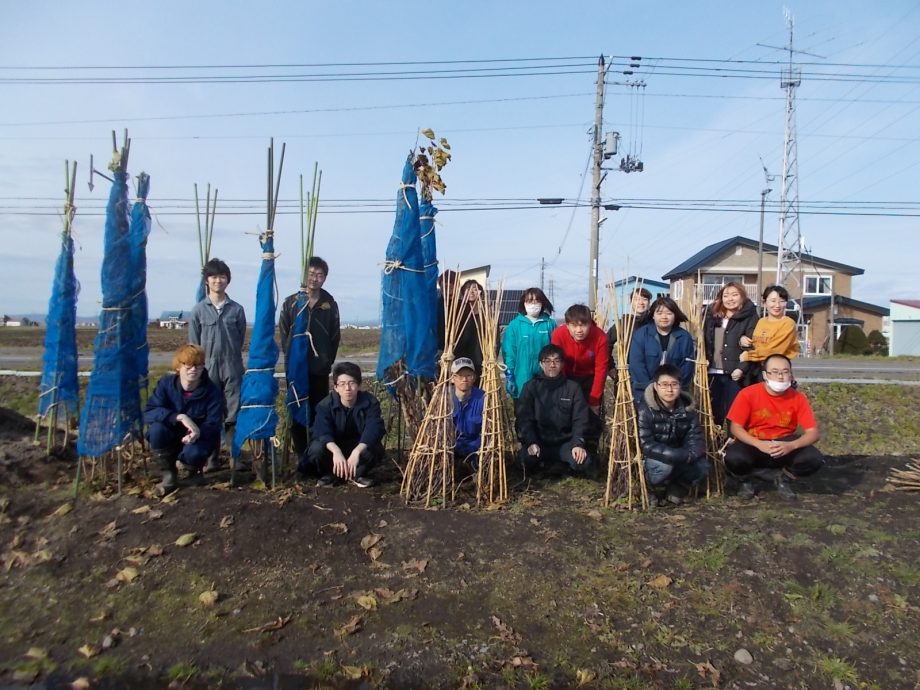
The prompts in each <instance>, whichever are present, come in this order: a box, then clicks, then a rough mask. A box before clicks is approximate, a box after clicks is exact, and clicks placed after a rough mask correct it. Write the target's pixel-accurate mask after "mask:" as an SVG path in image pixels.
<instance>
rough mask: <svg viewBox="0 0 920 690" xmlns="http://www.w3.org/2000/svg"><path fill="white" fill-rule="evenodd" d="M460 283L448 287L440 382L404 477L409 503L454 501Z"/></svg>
mask: <svg viewBox="0 0 920 690" xmlns="http://www.w3.org/2000/svg"><path fill="white" fill-rule="evenodd" d="M459 293H460V282H459V281H458V280H454V281H453V283H452V284H450V285H445V286H444V352H443V353H442V354H441V360H440V368H439V371H438V379H437V382H436V383H435V385H434V389H433V390H432V392H431V399H430V400H429V401H428V406H427V408H426V409H425V416H424V417H423V418H422V421H421V423H420V424H419V428H418V433H417V434H416V435H415V441H414V443H413V444H412V450H411V451H410V452H409V460H408V462H407V463H406V471H405V473H403V480H402V486H401V487H400V495H401V496H402V497H403V499H404V500H405V501H406V503H412V502H422V501H424V504H425V507H426V508H428V507H431V505H432V503H433V502H436V501H437V502H439V503H440V504H441V505H445V504H446V503H447V502H448V501H453V500H454V498H455V496H456V491H457V487H456V484H455V482H454V445H455V444H456V431H455V429H454V424H453V419H452V414H453V407H454V402H453V397H452V392H451V388H450V365H451V362H453V359H454V345H455V344H456V342H457V336H458V335H459V333H460V330H461V327H462V324H460V300H459V296H460V294H459Z"/></svg>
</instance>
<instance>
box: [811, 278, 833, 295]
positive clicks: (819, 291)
mask: <svg viewBox="0 0 920 690" xmlns="http://www.w3.org/2000/svg"><path fill="white" fill-rule="evenodd" d="M832 285H833V284H832V282H831V277H830V276H805V294H806V295H829V294H831V287H832Z"/></svg>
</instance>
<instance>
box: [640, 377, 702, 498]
mask: <svg viewBox="0 0 920 690" xmlns="http://www.w3.org/2000/svg"><path fill="white" fill-rule="evenodd" d="M639 447H640V449H641V450H642V458H643V460H644V463H645V476H646V478H647V479H648V482H649V484H650V485H651V488H652V491H653V492H654V495H653V497H652V506H655V505H661V502H662V501H663V500H667V501H668V502H670V503H673V504H675V505H679V504H680V503H682V502H683V498H684V496H686V494H687V489H688V488H690V487H693V486H696V485H697V484H699V483H700V482H701V481H703V480H704V479H705V478H706V476H707V475H708V474H709V461H708V460H707V459H706V446H705V443H704V441H703V428H702V427H701V426H700V419H699V416H698V415H697V413H696V409H695V408H694V406H693V398H692V397H690V394H689V393H685V392H683V391H681V389H680V369H678V368H677V367H676V366H674V365H673V364H662V365H661V366H660V367H658V369H656V370H655V373H654V375H653V376H652V382H651V383H650V384H649V385H648V387H647V388H646V389H645V395H644V396H643V399H642V402H640V404H639Z"/></svg>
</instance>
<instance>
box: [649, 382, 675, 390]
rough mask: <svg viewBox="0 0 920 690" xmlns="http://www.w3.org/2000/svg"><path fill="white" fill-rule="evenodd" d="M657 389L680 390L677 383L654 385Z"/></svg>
mask: <svg viewBox="0 0 920 690" xmlns="http://www.w3.org/2000/svg"><path fill="white" fill-rule="evenodd" d="M655 385H656V386H658V387H659V388H664V389H665V390H678V389H679V388H680V384H679V383H658V382H656V383H655Z"/></svg>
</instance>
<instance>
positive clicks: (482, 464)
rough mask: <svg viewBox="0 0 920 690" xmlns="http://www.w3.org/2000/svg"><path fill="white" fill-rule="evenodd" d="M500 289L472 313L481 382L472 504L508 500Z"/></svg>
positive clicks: (486, 297) (500, 287)
mask: <svg viewBox="0 0 920 690" xmlns="http://www.w3.org/2000/svg"><path fill="white" fill-rule="evenodd" d="M502 292H503V288H502V286H501V284H499V286H498V289H497V290H496V291H495V299H494V301H493V300H490V299H489V296H488V291H487V292H486V294H485V297H484V299H483V302H482V308H481V309H480V311H479V312H478V313H474V319H475V321H476V331H477V332H478V334H479V342H480V345H481V346H482V354H483V362H482V381H481V382H480V384H479V385H480V387H481V388H482V390H483V391H484V393H485V398H484V401H483V410H482V443H481V446H480V450H479V470H478V473H477V479H476V503H477V504H479V505H481V504H482V501H483V500H485V501H487V502H488V503H490V504H494V503H503V502H505V501H507V500H508V474H507V469H506V466H505V441H506V438H507V436H506V434H505V429H506V427H505V409H504V408H505V387H504V385H503V383H502V372H501V370H502V369H503V368H504V367H503V365H500V364H499V363H498V360H497V359H496V352H497V351H498V318H499V314H500V313H501V303H502Z"/></svg>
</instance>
